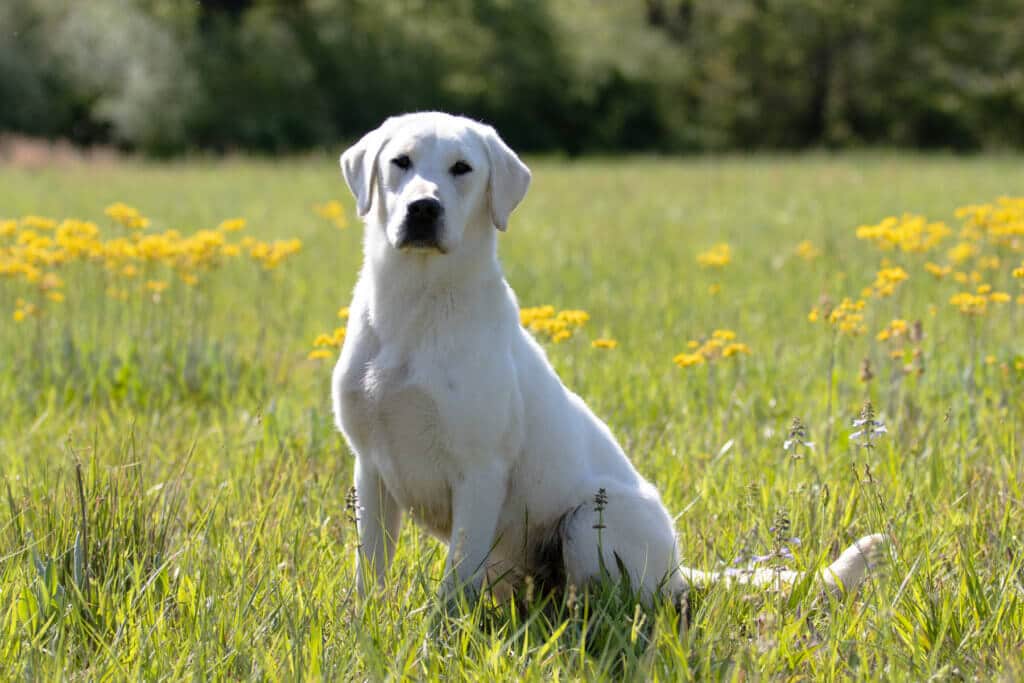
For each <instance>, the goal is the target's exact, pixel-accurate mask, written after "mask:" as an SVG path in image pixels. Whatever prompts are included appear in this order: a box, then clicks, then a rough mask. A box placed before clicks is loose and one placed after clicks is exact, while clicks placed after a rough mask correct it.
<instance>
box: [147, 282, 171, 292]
mask: <svg viewBox="0 0 1024 683" xmlns="http://www.w3.org/2000/svg"><path fill="white" fill-rule="evenodd" d="M146 289H148V290H149V291H151V292H154V293H156V294H159V293H160V292H162V291H164V290H165V289H167V282H166V281H165V280H147V281H146Z"/></svg>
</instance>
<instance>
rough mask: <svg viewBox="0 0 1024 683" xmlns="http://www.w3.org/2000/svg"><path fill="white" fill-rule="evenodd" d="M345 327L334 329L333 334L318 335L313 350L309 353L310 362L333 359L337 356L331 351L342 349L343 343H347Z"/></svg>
mask: <svg viewBox="0 0 1024 683" xmlns="http://www.w3.org/2000/svg"><path fill="white" fill-rule="evenodd" d="M345 331H346V328H344V327H336V328H334V332H332V333H331V334H318V335H317V336H316V339H314V340H313V350H312V351H310V352H309V356H307V358H309V360H322V359H324V358H332V357H333V356H334V355H335V352H334V351H331V350H330V349H340V348H341V345H342V343H344V341H345Z"/></svg>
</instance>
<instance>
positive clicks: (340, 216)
mask: <svg viewBox="0 0 1024 683" xmlns="http://www.w3.org/2000/svg"><path fill="white" fill-rule="evenodd" d="M313 212H314V213H316V214H317V215H318V216H320V217H321V218H324V219H326V220H329V221H331V222H332V223H334V225H335V227H337V228H338V229H344V228H347V227H348V219H347V218H346V217H345V208H344V207H343V206H342V204H341V202H339V201H338V200H336V199H332V200H330V201H328V202H324V203H323V204H314V205H313Z"/></svg>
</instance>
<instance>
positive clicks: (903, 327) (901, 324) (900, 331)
mask: <svg viewBox="0 0 1024 683" xmlns="http://www.w3.org/2000/svg"><path fill="white" fill-rule="evenodd" d="M909 331H910V325H909V323H907V321H906V320H903V319H902V318H896V319H894V320H893V321H892V322H890V323H889V324H888V325H886V326H885V329H883V330H882V331H881V332H879V333H878V335H877V336H876V337H875V338H876V339H877V340H878V341H889V340H891V339H897V338H899V337H901V336H903V335H905V334H907V333H908V332H909Z"/></svg>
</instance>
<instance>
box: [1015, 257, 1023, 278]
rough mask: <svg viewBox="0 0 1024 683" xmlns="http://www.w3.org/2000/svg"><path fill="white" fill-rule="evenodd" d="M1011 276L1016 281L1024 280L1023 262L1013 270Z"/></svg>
mask: <svg viewBox="0 0 1024 683" xmlns="http://www.w3.org/2000/svg"><path fill="white" fill-rule="evenodd" d="M1013 276H1014V277H1015V278H1017V279H1020V280H1024V261H1022V262H1021V264H1020V267H1019V268H1014V269H1013Z"/></svg>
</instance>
